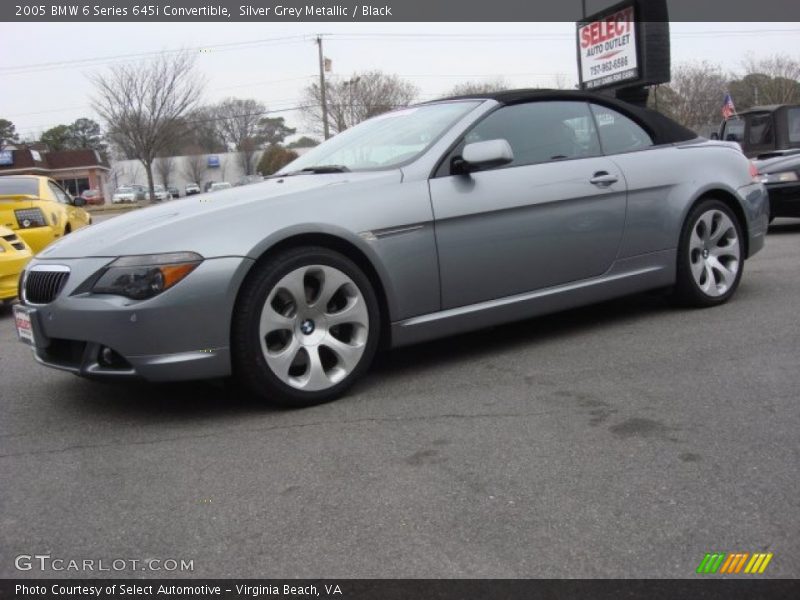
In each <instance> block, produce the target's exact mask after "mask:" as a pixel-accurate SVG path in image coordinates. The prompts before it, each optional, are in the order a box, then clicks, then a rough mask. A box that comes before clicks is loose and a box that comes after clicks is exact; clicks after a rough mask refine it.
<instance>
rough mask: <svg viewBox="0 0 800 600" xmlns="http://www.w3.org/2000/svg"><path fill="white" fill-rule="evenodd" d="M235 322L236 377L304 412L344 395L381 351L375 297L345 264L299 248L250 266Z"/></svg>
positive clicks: (331, 254) (332, 254)
mask: <svg viewBox="0 0 800 600" xmlns="http://www.w3.org/2000/svg"><path fill="white" fill-rule="evenodd" d="M254 269H255V271H254V272H253V273H252V274H251V275H250V276H249V277H248V279H247V280H246V281H245V283H244V285H243V286H242V289H241V290H240V292H239V297H238V300H237V303H236V308H235V311H234V316H233V323H232V335H231V353H232V358H233V366H234V376H235V377H236V378H237V380H238V381H239V382H240V383H242V384H244V386H245V387H246V388H247V389H249V390H250V391H251V392H253V393H254V394H255V395H256V396H258V397H260V398H262V399H264V400H266V401H268V402H271V403H275V404H280V405H283V406H288V407H302V406H311V405H314V404H320V403H322V402H329V401H331V400H334V399H335V398H337V397H338V396H340V395H341V394H343V393H344V392H345V391H346V390H347V389H348V388H349V387H350V386H351V385H352V384H353V383H354V382H355V381H356V380H357V379H358V378H359V377H360V376H361V375H362V374H363V373H364V372H365V371H366V370H367V369H368V368H369V365H370V363H371V362H372V358H373V357H374V355H375V351H376V349H377V346H378V336H379V331H380V316H379V308H378V301H377V298H376V296H375V291H374V290H373V288H372V285H371V283H370V281H369V279H368V278H367V276H366V275H365V274H364V273H363V271H361V269H360V268H359V267H358V266H357V265H356V264H355V263H354V262H353V261H351V260H350V259H349V258H347V257H345V256H343V255H342V254H339V253H338V252H334V251H332V250H329V249H327V248H317V247H311V248H296V249H292V250H287V251H285V252H281V253H279V254H277V255H275V256H274V257H272V258H270V259H269V260H267V261H265V262H264V263H262V264H260V265H258V266H256V267H254Z"/></svg>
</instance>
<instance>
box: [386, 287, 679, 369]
mask: <svg viewBox="0 0 800 600" xmlns="http://www.w3.org/2000/svg"><path fill="white" fill-rule="evenodd" d="M672 310H675V309H674V308H673V306H672V305H671V304H670V302H669V300H668V299H667V297H666V296H665V295H664V294H662V293H659V292H651V293H644V294H637V295H633V296H627V297H623V298H619V299H615V300H609V301H607V302H603V303H600V304H594V305H591V306H586V307H581V308H575V309H571V310H566V311H563V312H559V313H554V314H548V315H544V316H541V317H534V318H531V319H526V320H524V321H517V322H513V323H508V324H505V325H500V326H497V327H491V328H488V329H482V330H479V331H476V332H472V333H466V334H461V335H456V336H453V337H448V338H443V339H440V340H435V341H432V342H427V343H424V344H418V345H416V346H408V347H403V348H397V349H394V350H391V351H388V352H385V353H383V354H379V355H378V357H377V358H376V361H375V365H374V366H373V368H372V373H373V374H374V375H378V376H379V377H381V378H384V379H385V378H387V377H390V378H391V377H405V376H407V375H408V372H410V371H415V372H416V371H419V370H420V369H434V368H438V367H440V366H442V365H445V364H450V363H457V362H461V361H465V360H469V359H474V358H477V357H480V356H483V355H492V354H493V353H496V352H511V351H513V350H514V349H515V348H517V347H522V346H527V345H530V344H534V343H536V344H539V343H546V342H548V341H550V340H555V339H558V338H561V337H568V336H570V335H573V334H575V333H576V332H583V333H587V332H590V331H591V330H592V329H602V328H607V327H611V326H614V325H616V324H619V323H621V322H625V321H634V320H637V319H639V318H641V317H644V316H647V317H650V316H655V314H656V313H658V312H664V311H672Z"/></svg>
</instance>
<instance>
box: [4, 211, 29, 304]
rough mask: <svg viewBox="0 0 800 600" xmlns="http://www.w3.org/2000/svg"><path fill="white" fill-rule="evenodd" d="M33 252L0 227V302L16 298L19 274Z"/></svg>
mask: <svg viewBox="0 0 800 600" xmlns="http://www.w3.org/2000/svg"><path fill="white" fill-rule="evenodd" d="M32 256H33V252H31V249H30V248H29V247H28V244H26V243H25V240H23V239H22V238H21V237H19V236H18V235H17V234H16V233H15V232H14V231H12V230H11V229H9V228H7V227H3V226H0V301H3V302H8V301H10V300H13V299H14V298H16V297H17V289H18V287H19V286H18V282H19V274H20V273H21V272H22V270H23V269H24V268H25V265H27V264H28V261H30V259H31V257H32Z"/></svg>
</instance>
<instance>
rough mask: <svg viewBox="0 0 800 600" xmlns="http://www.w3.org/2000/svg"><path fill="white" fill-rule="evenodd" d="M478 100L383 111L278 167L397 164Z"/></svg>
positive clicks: (287, 169)
mask: <svg viewBox="0 0 800 600" xmlns="http://www.w3.org/2000/svg"><path fill="white" fill-rule="evenodd" d="M478 104H480V102H479V101H457V102H447V103H441V104H427V105H422V106H414V107H411V108H404V109H401V110H396V111H393V112H388V113H384V114H382V115H379V116H377V117H373V118H372V119H369V120H367V121H364V122H363V123H359V124H358V125H356V126H355V127H352V128H350V129H348V130H346V131H343V132H342V133H340V134H338V135H336V136H335V137H333V138H331V139H329V140H328V141H326V142H324V143H323V144H320V145H319V146H317V147H316V148H314V149H313V150H311V151H309V152H307V153H306V154H304V155H303V156H301V157H300V158H298V159H296V160H294V161H292V162H291V163H289V164H288V165H287V166H286V167H284V168H283V169H281V174H286V173H292V172H296V171H300V170H302V169H311V168H313V167H319V166H332V165H335V166H337V167H344V168H345V169H348V170H350V171H356V170H363V169H387V168H391V167H394V166H397V165H400V164H402V163H404V162H407V161H409V160H411V159H413V158H416V157H417V156H418V155H420V154H421V153H422V152H424V151H425V150H426V149H427V148H428V147H429V146H430V145H431V144H432V143H433V142H434V141H436V139H437V138H438V137H439V136H440V135H442V134H443V133H444V132H445V131H447V130H448V129H449V128H450V127H451V126H452V125H453V124H454V123H455V122H456V121H457V120H458V119H460V118H461V117H463V116H464V115H465V114H467V113H468V112H469V111H470V110H472V109H473V108H475V107H476V106H477V105H478Z"/></svg>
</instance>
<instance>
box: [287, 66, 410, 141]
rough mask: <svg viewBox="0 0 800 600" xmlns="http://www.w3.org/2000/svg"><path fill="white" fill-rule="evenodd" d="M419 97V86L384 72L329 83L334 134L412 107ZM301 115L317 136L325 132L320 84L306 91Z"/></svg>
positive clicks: (356, 75) (330, 116)
mask: <svg viewBox="0 0 800 600" xmlns="http://www.w3.org/2000/svg"><path fill="white" fill-rule="evenodd" d="M416 97H417V87H416V86H415V85H413V84H411V83H409V82H407V81H403V80H402V79H400V78H399V77H398V76H397V75H389V74H387V73H383V72H382V71H365V72H362V73H356V74H354V75H353V77H352V78H350V79H349V80H347V81H338V82H332V81H328V82H326V84H325V100H326V102H325V104H326V105H327V107H328V121H329V124H330V129H331V132H332V133H339V132H341V131H344V130H345V129H347V128H348V127H352V126H353V125H356V124H357V123H360V122H361V121H363V120H365V119H369V118H370V117H374V116H375V115H379V114H381V113H384V112H386V111H389V110H392V109H393V108H398V107H402V106H408V105H409V104H411V103H412V102H413V101H414V99H415V98H416ZM301 111H302V112H303V115H304V116H305V119H306V120H307V122H308V125H309V126H310V127H311V128H312V129H313V130H314V131H315V132H317V133H320V132H322V130H323V127H322V100H321V95H320V87H319V84H317V83H314V84H311V85H309V86H308V87H307V88H306V89H305V93H304V98H303V108H302V109H301Z"/></svg>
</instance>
